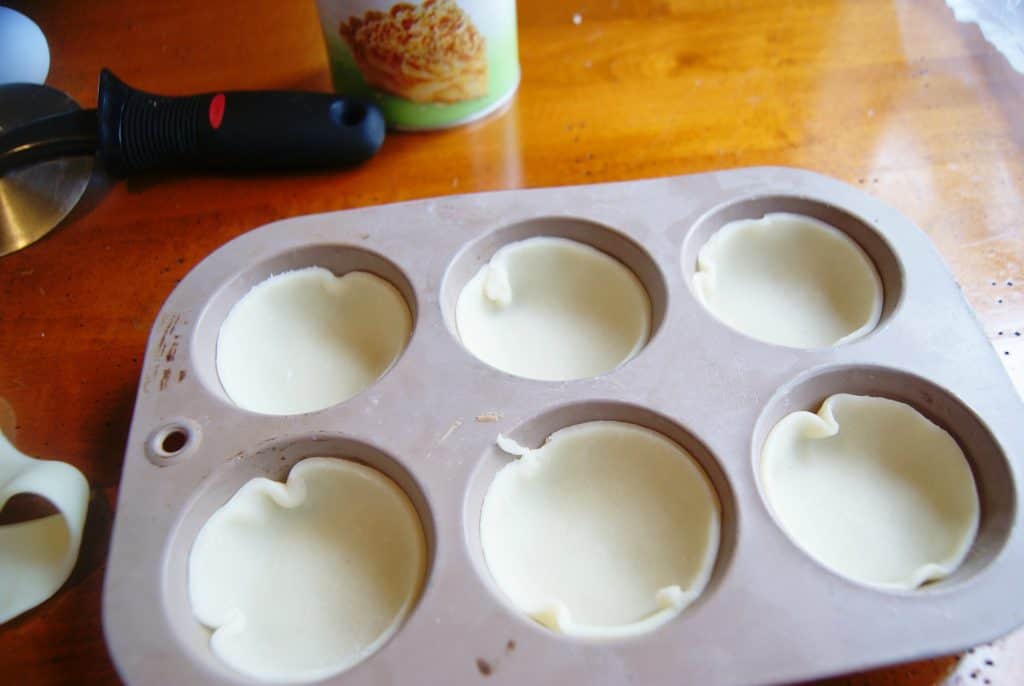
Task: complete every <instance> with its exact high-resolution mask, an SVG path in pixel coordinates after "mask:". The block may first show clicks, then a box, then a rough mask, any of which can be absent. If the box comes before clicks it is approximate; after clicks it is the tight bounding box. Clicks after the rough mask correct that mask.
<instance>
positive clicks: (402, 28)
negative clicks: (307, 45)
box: [318, 0, 519, 129]
mask: <svg viewBox="0 0 1024 686" xmlns="http://www.w3.org/2000/svg"><path fill="white" fill-rule="evenodd" d="M318 7H319V11H320V20H321V23H322V25H323V30H324V40H325V42H326V44H327V56H328V60H329V61H330V66H331V76H332V78H333V80H334V88H335V90H337V91H338V92H340V93H345V94H349V95H358V96H362V97H366V98H369V99H372V100H374V101H376V102H377V104H378V105H379V106H380V108H381V110H382V111H383V112H384V117H385V118H386V119H387V120H388V123H389V124H390V125H391V126H394V127H396V128H402V129H433V128H444V127H447V126H454V125H456V124H461V123H463V122H467V121H471V120H473V119H476V118H478V117H480V116H483V115H484V114H486V113H488V112H490V111H492V110H494V109H496V108H497V107H499V106H500V105H501V104H503V103H504V102H505V101H507V100H508V99H509V98H510V97H511V96H512V93H513V92H514V91H515V89H516V86H517V85H518V83H519V50H518V44H517V38H516V4H515V0H423V2H420V3H413V2H397V3H396V2H392V1H389V0H318Z"/></svg>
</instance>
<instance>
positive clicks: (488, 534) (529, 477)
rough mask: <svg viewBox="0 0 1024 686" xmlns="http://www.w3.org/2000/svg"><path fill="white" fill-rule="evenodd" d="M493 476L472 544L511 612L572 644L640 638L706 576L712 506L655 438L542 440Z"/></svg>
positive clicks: (593, 431)
mask: <svg viewBox="0 0 1024 686" xmlns="http://www.w3.org/2000/svg"><path fill="white" fill-rule="evenodd" d="M499 446H501V447H502V448H503V449H505V450H507V451H513V452H515V453H519V454H521V455H522V456H521V457H520V458H519V459H518V460H515V461H514V462H511V463H509V464H508V465H506V466H505V467H503V468H502V469H501V471H499V472H498V474H497V475H496V476H495V477H494V481H493V482H492V483H491V486H490V488H489V489H488V491H487V494H486V496H485V497H484V502H483V509H482V512H481V516H480V541H481V544H482V546H483V552H484V558H485V560H486V563H487V567H488V569H489V570H490V572H491V575H492V576H493V578H494V581H495V582H496V583H497V585H498V587H499V588H500V589H501V590H502V591H503V592H504V593H505V595H506V596H508V598H509V599H510V600H511V601H512V603H513V604H514V605H515V606H516V607H517V608H519V609H520V610H522V611H523V612H524V613H525V614H527V615H529V616H530V617H532V618H533V619H535V620H536V621H538V622H540V623H541V624H544V625H545V626H547V627H548V628H550V629H552V630H554V631H558V632H562V633H566V634H571V635H575V636H590V637H621V636H629V635H635V634H639V633H643V632H645V631H650V630H651V629H654V628H655V627H658V626H660V625H661V624H664V623H665V622H667V621H668V620H669V619H671V618H672V617H674V616H676V615H677V614H679V613H680V612H681V611H682V610H683V608H685V607H686V606H687V605H688V604H689V603H690V602H692V601H693V600H694V599H695V598H696V597H697V596H698V595H700V592H701V591H702V590H703V588H704V586H705V585H706V584H707V582H708V579H709V577H710V576H711V569H712V566H713V565H714V561H715V556H716V554H717V552H718V540H719V505H718V499H717V497H716V495H715V492H714V489H713V487H712V485H711V483H710V482H709V481H708V478H707V476H706V475H705V474H704V471H703V470H702V469H701V468H700V467H699V466H698V465H697V463H696V462H695V461H694V459H693V458H692V457H691V456H690V455H689V454H688V453H686V452H685V451H684V450H683V449H682V448H680V447H679V446H678V445H676V444H675V443H673V442H672V441H670V440H668V439H667V438H665V437H664V436H662V435H661V434H659V433H657V432H654V431H651V430H650V429H645V428H643V427H640V426H636V425H633V424H627V423H623V422H614V421H595V422H587V423H585V424H577V425H575V426H571V427H568V428H565V429H561V430H560V431H556V432H555V433H553V434H551V436H549V437H548V439H547V441H546V442H545V443H544V445H543V446H542V447H540V448H537V449H536V450H525V449H522V448H520V447H519V446H518V445H517V444H515V443H514V442H512V441H509V440H508V439H504V438H500V439H499Z"/></svg>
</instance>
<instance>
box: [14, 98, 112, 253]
mask: <svg viewBox="0 0 1024 686" xmlns="http://www.w3.org/2000/svg"><path fill="white" fill-rule="evenodd" d="M75 111H78V105H77V104H76V103H75V101H74V100H72V99H71V98H69V97H68V96H67V95H65V94H64V93H62V92H60V91H58V90H55V89H53V88H48V87H47V86H36V85H32V84H12V85H6V86H0V138H3V134H6V133H8V132H10V131H12V130H14V129H16V128H19V127H22V126H24V125H26V124H29V123H31V122H35V121H38V120H40V119H43V118H46V117H50V116H52V115H55V114H63V113H66V112H75ZM78 124H79V125H80V124H81V121H79V122H78ZM93 136H95V131H94V132H93ZM73 149H75V148H73ZM77 149H80V148H77ZM94 158H95V155H94V154H92V153H90V154H89V156H87V157H84V156H83V157H67V158H62V159H56V160H51V161H49V162H41V163H38V164H33V165H31V166H28V167H23V168H20V169H17V170H15V171H10V172H7V173H6V174H4V175H3V176H2V177H0V256H3V255H7V254H8V253H12V252H14V251H16V250H20V249H21V248H24V247H25V246H27V245H29V244H31V243H34V242H35V241H37V240H39V239H40V238H42V237H43V236H45V235H46V234H47V233H48V232H49V231H50V230H51V229H53V227H55V226H57V224H59V223H60V222H61V220H62V219H64V217H66V216H67V215H68V213H69V212H71V210H72V208H73V207H74V206H75V204H76V203H77V202H78V201H79V199H80V198H81V197H82V194H83V193H84V192H85V189H86V186H88V185H89V178H90V176H91V175H92V167H93V160H94Z"/></svg>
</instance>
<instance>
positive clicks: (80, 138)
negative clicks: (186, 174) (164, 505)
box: [0, 69, 385, 256]
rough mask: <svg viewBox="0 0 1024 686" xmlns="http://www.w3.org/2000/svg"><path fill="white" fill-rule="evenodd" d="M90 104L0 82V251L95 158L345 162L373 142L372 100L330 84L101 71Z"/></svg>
mask: <svg viewBox="0 0 1024 686" xmlns="http://www.w3.org/2000/svg"><path fill="white" fill-rule="evenodd" d="M97 103H98V104H97V107H96V109H89V110H83V109H79V108H78V106H77V105H76V104H75V102H74V101H73V100H72V99H71V98H69V97H68V96H67V95H65V94H63V93H61V92H60V91H57V90H55V89H53V88H48V87H46V86H38V85H33V84H24V83H23V84H11V85H5V86H0V256H3V255H6V254H8V253H11V252H14V251H16V250H20V249H21V248H24V247H25V246H27V245H29V244H31V243H33V242H35V241H37V240H39V239H40V238H42V237H43V236H44V235H46V234H47V233H48V232H49V231H50V230H51V229H52V228H53V227H55V226H56V225H57V224H58V223H59V222H60V221H61V220H62V219H64V217H66V216H67V215H68V213H69V212H71V210H72V208H73V207H74V206H75V204H76V203H77V202H78V200H79V199H80V198H81V197H82V194H83V193H84V192H85V188H86V186H87V185H88V183H89V178H90V176H91V174H92V167H93V161H94V159H95V158H96V157H98V158H99V159H100V160H101V161H102V163H103V166H104V167H105V168H106V170H107V171H108V172H109V173H110V174H111V175H112V176H114V177H116V178H123V177H127V176H131V175H133V174H138V173H141V172H147V171H153V170H163V169H181V170H197V169H207V170H209V169H213V170H227V171H267V170H271V171H273V170H284V169H311V168H334V167H345V166H351V165H354V164H358V163H360V162H363V161H365V160H367V159H369V158H370V157H372V156H373V155H374V154H375V153H376V152H377V150H378V149H380V146H381V144H382V143H383V141H384V130H385V124H384V118H383V116H382V115H381V113H380V111H379V110H378V109H377V108H376V106H374V105H373V104H371V103H369V102H366V101H364V100H360V99H357V98H350V97H347V96H340V95H335V94H330V93H308V92H297V91H233V92H216V93H206V94H203V95H192V96H181V97H167V96H160V95H153V94H150V93H145V92H143V91H140V90H136V89H134V88H132V87H131V86H129V85H127V84H125V83H124V82H123V81H121V80H120V79H118V78H117V77H116V76H114V75H113V74H112V73H111V72H110V71H108V70H106V69H104V70H103V71H102V72H101V73H100V81H99V96H98V98H97Z"/></svg>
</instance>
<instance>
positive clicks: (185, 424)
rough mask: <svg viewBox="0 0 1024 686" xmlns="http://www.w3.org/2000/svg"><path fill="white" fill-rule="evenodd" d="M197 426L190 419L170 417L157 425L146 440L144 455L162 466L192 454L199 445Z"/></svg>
mask: <svg viewBox="0 0 1024 686" xmlns="http://www.w3.org/2000/svg"><path fill="white" fill-rule="evenodd" d="M199 436H200V431H199V426H198V425H197V424H196V423H195V422H193V421H192V420H190V419H183V418H177V419H171V420H169V421H168V422H166V423H164V424H162V425H160V426H159V427H157V428H156V429H155V430H154V431H153V432H152V433H151V434H150V435H149V439H147V441H146V457H148V458H149V461H150V462H152V463H154V464H156V465H158V466H161V467H164V466H167V465H168V464H171V463H174V462H178V461H180V460H181V459H183V458H186V457H188V456H190V455H192V454H193V453H194V452H195V450H196V447H197V446H198V445H199Z"/></svg>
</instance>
